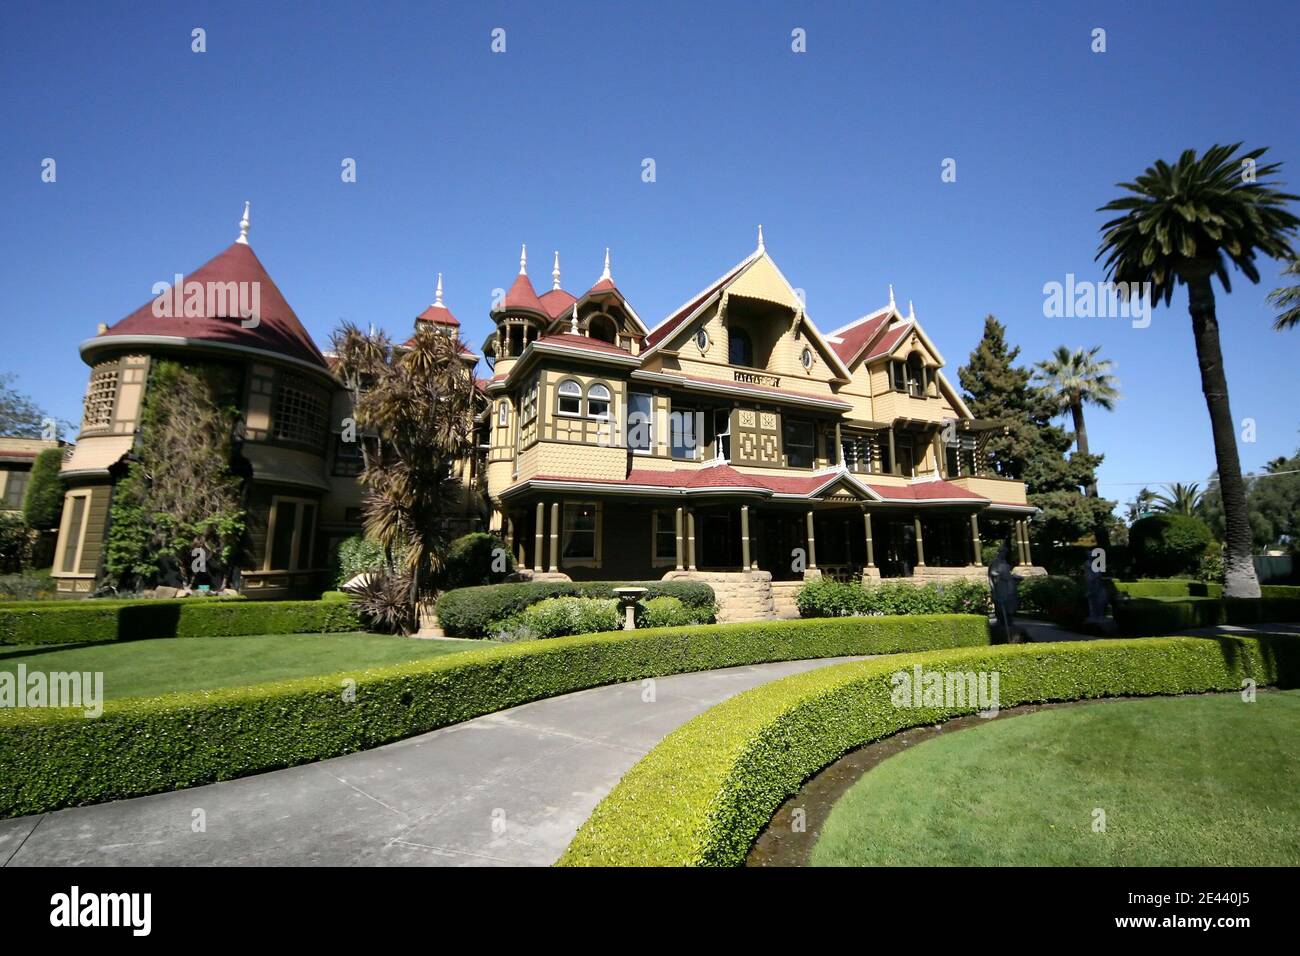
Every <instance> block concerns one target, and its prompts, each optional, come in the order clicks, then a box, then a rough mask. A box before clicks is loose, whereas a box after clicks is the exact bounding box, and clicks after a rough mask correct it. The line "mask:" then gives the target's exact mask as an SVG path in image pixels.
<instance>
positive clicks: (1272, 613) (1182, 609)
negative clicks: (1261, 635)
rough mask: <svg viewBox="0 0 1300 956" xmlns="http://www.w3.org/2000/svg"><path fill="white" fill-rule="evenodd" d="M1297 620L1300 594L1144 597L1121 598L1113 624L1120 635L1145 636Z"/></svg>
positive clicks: (1299, 611)
mask: <svg viewBox="0 0 1300 956" xmlns="http://www.w3.org/2000/svg"><path fill="white" fill-rule="evenodd" d="M1295 621H1300V597H1264V598H1212V597H1171V598H1161V597H1147V598H1130V599H1129V600H1127V601H1121V602H1120V604H1119V605H1118V606H1117V607H1116V608H1115V623H1116V626H1117V627H1118V628H1119V631H1120V633H1121V634H1126V635H1129V636H1131V637H1144V636H1149V635H1154V634H1169V633H1171V632H1173V631H1181V630H1187V629H1188V628H1194V627H1215V626H1217V625H1219V624H1268V623H1279V622H1295Z"/></svg>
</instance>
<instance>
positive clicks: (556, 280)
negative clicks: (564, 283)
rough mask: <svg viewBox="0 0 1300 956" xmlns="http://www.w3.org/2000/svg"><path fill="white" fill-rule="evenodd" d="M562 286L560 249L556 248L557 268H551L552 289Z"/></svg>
mask: <svg viewBox="0 0 1300 956" xmlns="http://www.w3.org/2000/svg"><path fill="white" fill-rule="evenodd" d="M559 288H560V250H559V249H556V250H555V268H553V269H552V270H551V291H556V290H558V289H559Z"/></svg>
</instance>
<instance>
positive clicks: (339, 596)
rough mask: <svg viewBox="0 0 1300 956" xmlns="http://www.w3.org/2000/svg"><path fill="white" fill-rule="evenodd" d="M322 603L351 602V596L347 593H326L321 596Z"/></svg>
mask: <svg viewBox="0 0 1300 956" xmlns="http://www.w3.org/2000/svg"><path fill="white" fill-rule="evenodd" d="M320 599H321V600H322V601H350V600H352V598H351V596H350V595H349V594H348V592H347V591H325V592H323V593H322V594H321V596H320Z"/></svg>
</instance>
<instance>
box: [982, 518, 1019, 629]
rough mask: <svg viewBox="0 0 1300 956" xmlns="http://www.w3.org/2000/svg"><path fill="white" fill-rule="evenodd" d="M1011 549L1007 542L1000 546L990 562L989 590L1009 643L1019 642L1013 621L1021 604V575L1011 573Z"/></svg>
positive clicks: (999, 623)
mask: <svg viewBox="0 0 1300 956" xmlns="http://www.w3.org/2000/svg"><path fill="white" fill-rule="evenodd" d="M1008 550H1009V548H1008V545H1007V543H1006V542H1003V543H1002V544H1001V545H1000V546H999V547H998V553H997V555H996V556H995V557H994V558H993V560H992V562H990V564H989V592H990V593H991V594H992V596H993V613H994V614H995V615H996V616H997V621H998V630H999V631H1000V632H1001V634H1002V637H1003V640H1004V641H1005V642H1006V643H1008V644H1014V643H1017V637H1016V632H1015V630H1014V628H1013V626H1012V625H1013V621H1014V618H1015V614H1016V608H1018V607H1019V606H1020V595H1019V594H1018V593H1017V592H1016V585H1017V584H1018V583H1019V582H1020V575H1018V574H1012V573H1011V562H1010V561H1008V560H1007V551H1008Z"/></svg>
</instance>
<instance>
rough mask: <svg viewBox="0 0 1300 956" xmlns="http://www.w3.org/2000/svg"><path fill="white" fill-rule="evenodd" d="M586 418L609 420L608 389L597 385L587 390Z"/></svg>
mask: <svg viewBox="0 0 1300 956" xmlns="http://www.w3.org/2000/svg"><path fill="white" fill-rule="evenodd" d="M587 417H588V418H609V389H608V388H606V387H605V386H604V385H601V384H599V383H597V384H595V385H592V386H590V387H589V388H588V389H587Z"/></svg>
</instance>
